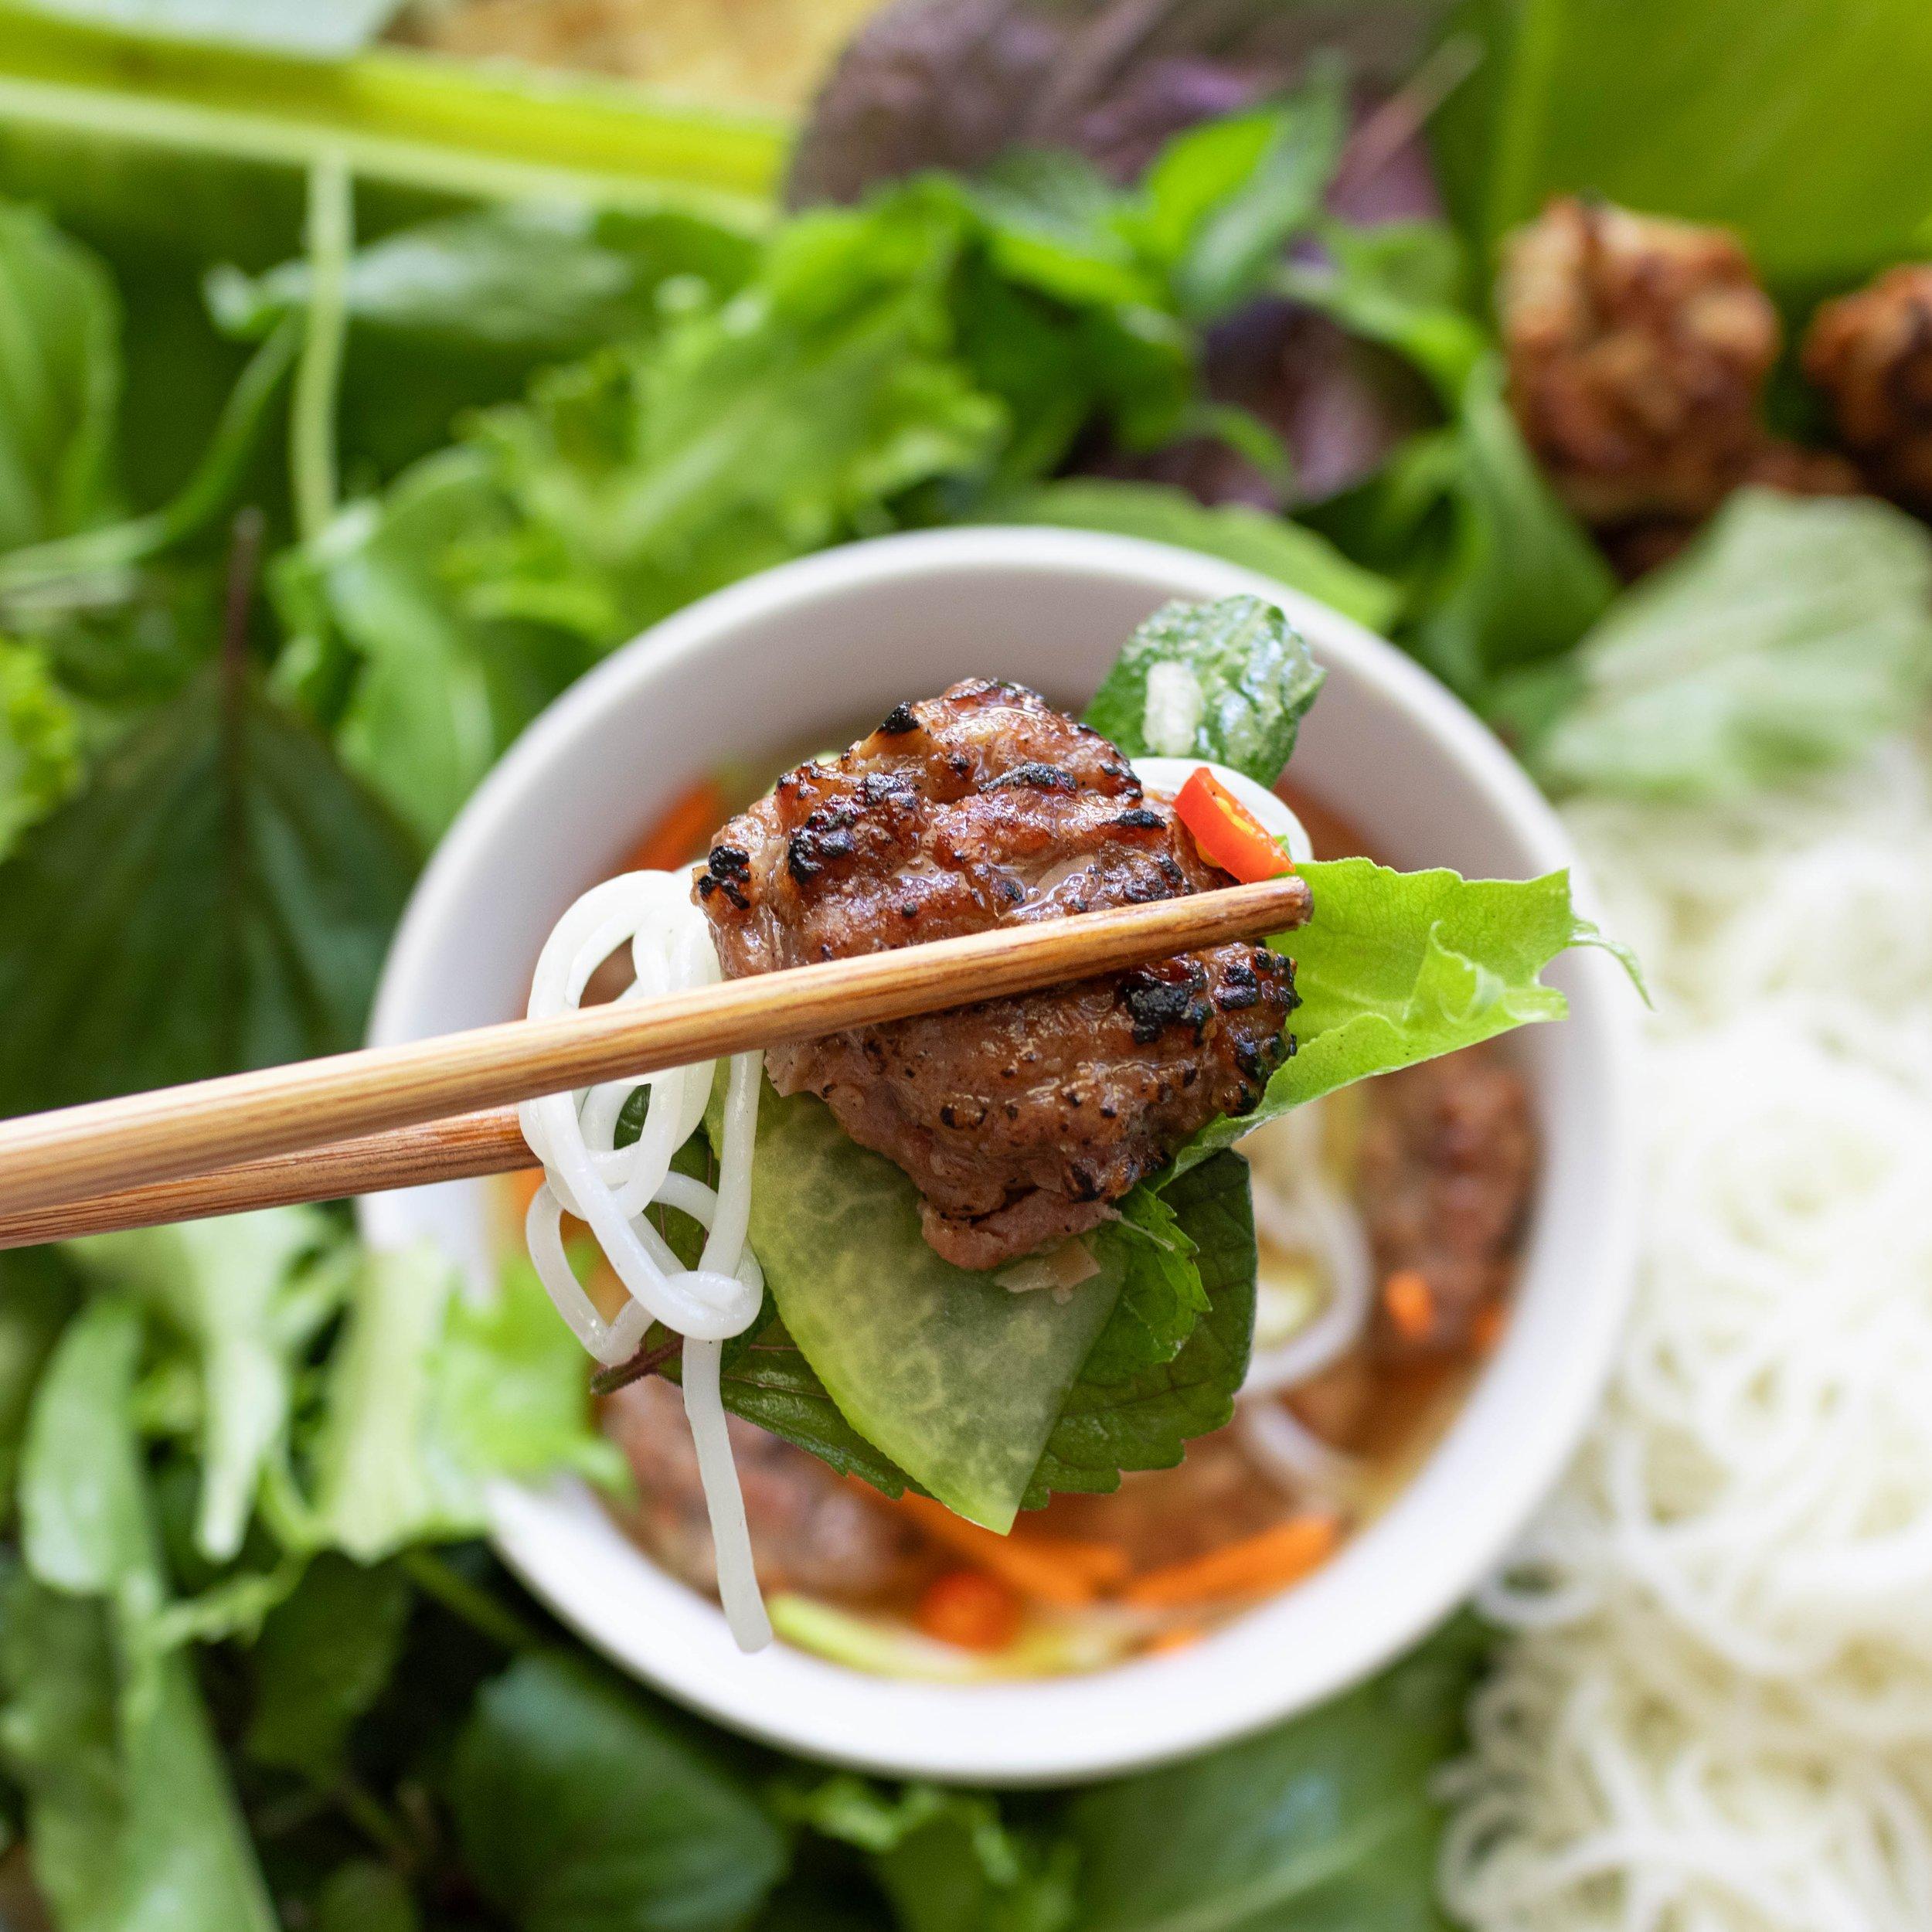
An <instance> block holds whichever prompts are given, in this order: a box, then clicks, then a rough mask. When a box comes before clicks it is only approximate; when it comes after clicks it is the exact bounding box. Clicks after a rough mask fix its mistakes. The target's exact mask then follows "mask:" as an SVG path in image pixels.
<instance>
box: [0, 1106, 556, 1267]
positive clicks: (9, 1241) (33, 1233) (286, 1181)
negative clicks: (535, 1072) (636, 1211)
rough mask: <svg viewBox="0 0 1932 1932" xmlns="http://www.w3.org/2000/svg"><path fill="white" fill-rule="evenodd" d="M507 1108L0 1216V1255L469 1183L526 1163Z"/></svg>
mask: <svg viewBox="0 0 1932 1932" xmlns="http://www.w3.org/2000/svg"><path fill="white" fill-rule="evenodd" d="M535 1165H536V1157H535V1156H534V1155H532V1153H531V1151H530V1149H529V1145H528V1143H527V1142H526V1141H525V1140H524V1138H523V1130H522V1128H520V1127H519V1125H518V1124H517V1118H516V1109H515V1107H492V1108H490V1109H489V1110H488V1111H487V1112H485V1113H481V1114H457V1115H456V1116H455V1117H454V1119H451V1120H447V1121H425V1122H424V1123H423V1124H422V1125H421V1126H420V1127H398V1128H391V1129H390V1130H389V1132H387V1133H386V1134H365V1135H363V1136H362V1138H361V1139H359V1140H354V1141H335V1142H333V1143H332V1144H331V1145H328V1146H327V1147H311V1148H303V1149H302V1150H301V1151H300V1152H299V1153H295V1154H271V1155H270V1156H269V1157H268V1158H267V1159H266V1160H262V1161H243V1162H239V1163H238V1164H237V1165H235V1166H233V1167H224V1168H217V1169H216V1171H215V1172H213V1173H211V1174H188V1175H182V1176H180V1177H179V1179H175V1180H172V1181H150V1182H148V1183H147V1184H146V1185H145V1186H141V1187H128V1188H121V1189H117V1190H116V1191H115V1192H114V1193H112V1194H96V1195H92V1196H89V1198H88V1199H86V1200H84V1201H59V1202H55V1203H54V1204H53V1206H51V1207H36V1208H26V1209H22V1211H21V1212H20V1213H18V1214H0V1250H5V1249H8V1248H32V1247H39V1246H40V1245H41V1244H42V1243H43V1242H47V1241H72V1240H78V1239H79V1238H80V1236H82V1235H83V1234H113V1233H118V1232H119V1231H120V1230H122V1229H124V1228H151V1227H158V1226H160V1225H161V1223H163V1222H165V1221H204V1220H206V1219H208V1218H209V1216H211V1215H216V1214H244V1213H248V1212H249V1211H250V1209H254V1208H270V1207H288V1206H293V1205H294V1203H295V1202H301V1201H338V1200H341V1199H344V1198H345V1196H349V1195H352V1194H382V1193H385V1192H387V1191H388V1190H389V1189H391V1188H399V1187H424V1186H427V1185H429V1184H430V1183H431V1182H436V1181H473V1180H476V1179H479V1178H481V1176H483V1175H488V1174H514V1173H515V1172H516V1171H517V1170H518V1169H519V1168H529V1167H534V1166H535Z"/></svg>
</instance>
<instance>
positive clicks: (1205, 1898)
mask: <svg viewBox="0 0 1932 1932" xmlns="http://www.w3.org/2000/svg"><path fill="white" fill-rule="evenodd" d="M1484 1643H1485V1639H1484V1638H1483V1636H1482V1634H1481V1631H1479V1630H1478V1628H1476V1627H1475V1625H1474V1624H1472V1623H1468V1622H1463V1623H1458V1624H1451V1625H1449V1626H1448V1627H1447V1628H1445V1629H1444V1630H1443V1631H1440V1633H1438V1634H1437V1636H1436V1637H1434V1638H1432V1639H1431V1640H1430V1641H1429V1643H1428V1644H1427V1645H1424V1646H1423V1648H1422V1649H1420V1651H1417V1652H1416V1653H1415V1655H1413V1656H1411V1657H1410V1658H1406V1659H1405V1660H1404V1661H1403V1662H1401V1663H1400V1664H1398V1665H1396V1666H1395V1667H1394V1668H1393V1669H1391V1670H1389V1671H1388V1672H1385V1673H1384V1674H1383V1675H1382V1676H1380V1677H1378V1678H1376V1679H1374V1680H1372V1682H1369V1683H1368V1684H1366V1685H1363V1686H1362V1688H1361V1689H1359V1690H1355V1691H1351V1692H1349V1693H1348V1695H1347V1696H1343V1697H1340V1698H1338V1699H1335V1701H1334V1702H1332V1703H1329V1704H1325V1705H1324V1706H1322V1707H1321V1709H1318V1710H1316V1711H1314V1712H1311V1713H1309V1714H1308V1716H1305V1717H1301V1718H1297V1719H1294V1720H1292V1721H1291V1722H1290V1723H1286V1724H1282V1725H1278V1726H1276V1727H1275V1728H1274V1730H1269V1731H1264V1733H1261V1735H1260V1736H1258V1737H1253V1738H1250V1739H1248V1740H1246V1741H1245V1742H1243V1743H1239V1744H1234V1745H1230V1746H1229V1747H1226V1749H1223V1750H1216V1751H1211V1752H1209V1753H1208V1754H1207V1755H1206V1756H1205V1757H1196V1758H1193V1759H1190V1760H1188V1761H1187V1762H1185V1763H1183V1764H1176V1765H1173V1766H1171V1767H1168V1768H1167V1769H1165V1770H1158V1771H1149V1772H1145V1773H1143V1774H1141V1775H1139V1776H1138V1777H1129V1778H1124V1779H1122V1780H1121V1781H1117V1782H1116V1783H1114V1784H1103V1785H1100V1786H1099V1787H1097V1788H1095V1789H1094V1790H1093V1791H1088V1792H1086V1793H1084V1794H1081V1795H1080V1796H1079V1797H1077V1798H1075V1800H1074V1801H1073V1807H1072V1810H1071V1812H1070V1818H1069V1824H1070V1830H1071V1832H1072V1835H1073V1842H1074V1843H1075V1844H1076V1845H1077V1846H1078V1848H1079V1851H1080V1914H1079V1923H1080V1927H1081V1928H1082V1932H1266V1928H1270V1927H1281V1926H1287V1925H1293V1926H1295V1927H1309V1928H1311V1932H1314V1929H1315V1928H1320V1932H1331V1929H1332V1932H1344V1928H1349V1932H1355V1929H1356V1928H1360V1929H1361V1932H1366V1929H1367V1928H1369V1927H1373V1928H1374V1929H1375V1932H1437V1928H1438V1927H1440V1925H1441V1923H1442V1920H1441V1917H1440V1912H1439V1910H1438V1909H1437V1905H1436V1902H1435V1863H1436V1851H1437V1839H1438V1837H1439V1835H1440V1834H1439V1818H1440V1814H1439V1811H1438V1809H1437V1805H1436V1804H1435V1803H1434V1800H1433V1798H1431V1796H1430V1784H1431V1781H1432V1780H1433V1779H1434V1776H1435V1774H1436V1772H1437V1770H1438V1768H1439V1767H1440V1766H1441V1765H1442V1764H1444V1762H1445V1761H1446V1760H1447V1759H1448V1758H1449V1757H1450V1756H1451V1754H1452V1753H1454V1751H1455V1750H1457V1749H1458V1747H1459V1743H1460V1740H1461V1712H1462V1704H1463V1700H1464V1697H1465V1696H1467V1694H1468V1690H1469V1689H1470V1687H1471V1683H1472V1682H1473V1680H1474V1678H1475V1672H1476V1669H1477V1667H1478V1662H1479V1660H1480V1658H1481V1654H1482V1650H1483V1647H1484Z"/></svg>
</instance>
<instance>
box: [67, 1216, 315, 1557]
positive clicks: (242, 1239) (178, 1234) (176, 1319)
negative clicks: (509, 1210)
mask: <svg viewBox="0 0 1932 1932" xmlns="http://www.w3.org/2000/svg"><path fill="white" fill-rule="evenodd" d="M335 1245H336V1242H335V1236H334V1230H333V1229H332V1226H331V1224H330V1223H329V1221H328V1218H327V1217H326V1216H325V1215H323V1214H322V1213H321V1211H320V1210H319V1209H313V1208H278V1209H270V1210H268V1211H267V1212H264V1213H259V1214H238V1215H231V1216H227V1217H226V1218H224V1219H218V1220H212V1221H190V1222H185V1223H182V1224H181V1225H180V1226H174V1227H158V1228H141V1229H138V1230H131V1231H130V1232H128V1233H122V1234H102V1235H97V1236H94V1238H93V1239H92V1240H87V1241H83V1242H78V1243H75V1244H74V1246H73V1248H72V1250H70V1252H71V1253H73V1256H74V1257H75V1258H76V1259H77V1260H78V1261H79V1262H80V1264H81V1266H82V1268H83V1270H84V1272H85V1273H86V1274H87V1276H88V1277H90V1279H91V1280H92V1281H94V1282H96V1283H97V1284H108V1285H112V1286H116V1287H121V1288H124V1289H126V1290H128V1291H131V1292H132V1293H133V1294H136V1295H138V1296H139V1297H140V1298H141V1299H142V1300H143V1301H145V1303H147V1304H148V1305H149V1306H150V1307H151V1308H152V1309H153V1310H154V1311H155V1313H157V1314H158V1315H160V1316H161V1317H162V1320H163V1321H165V1323H166V1324H167V1325H168V1326H169V1327H170V1328H172V1329H173V1330H174V1331H175V1332H176V1333H177V1334H178V1335H179V1336H180V1337H181V1338H182V1340H183V1341H184V1342H185V1343H186V1344H187V1345H188V1346H189V1349H190V1350H191V1352H192V1355H193V1358H194V1367H195V1374H196V1379H197V1382H198V1383H199V1395H200V1409H201V1419H200V1463H201V1495H200V1502H199V1511H198V1514H197V1517H196V1528H195V1539H196V1545H197V1546H198V1547H199V1549H200V1551H201V1553H202V1556H205V1557H206V1558H207V1559H208V1560H209V1562H211V1563H224V1562H226V1561H227V1560H229V1559H230V1558H231V1557H233V1556H234V1555H235V1554H236V1553H237V1552H238V1551H239V1550H240V1548H241V1543H242V1537H243V1533H244V1532H245V1531H246V1530H247V1527H248V1523H249V1519H250V1516H251V1515H253V1510H254V1506H255V1497H256V1492H257V1487H258V1486H259V1485H260V1482H261V1481H262V1478H263V1475H264V1471H265V1470H267V1468H269V1467H270V1465H271V1464H278V1463H279V1462H280V1461H281V1459H282V1458H283V1457H284V1455H285V1454H286V1453H287V1440H288V1424H289V1414H290V1410H291V1406H292V1404H293V1401H294V1378H295V1375H296V1372H297V1369H298V1366H299V1358H300V1352H301V1349H303V1347H304V1345H305V1344H306V1343H307V1342H308V1341H309V1340H310V1339H311V1336H312V1335H313V1333H314V1331H315V1327H316V1325H317V1324H318V1320H319V1319H321V1318H325V1316H326V1315H327V1313H328V1311H329V1309H330V1308H332V1305H333V1301H334V1298H333V1296H332V1295H330V1294H328V1291H327V1290H326V1288H325V1291H324V1298H323V1299H322V1301H321V1303H320V1304H319V1305H317V1304H314V1303H313V1301H311V1305H310V1306H309V1307H308V1308H304V1305H303V1303H304V1299H305V1298H304V1295H303V1292H302V1289H303V1283H302V1281H301V1277H302V1276H303V1275H304V1274H306V1273H308V1271H309V1270H308V1264H311V1263H312V1262H314V1261H315V1260H316V1259H317V1257H318V1255H319V1254H320V1253H321V1252H322V1251H323V1250H326V1249H328V1248H331V1247H335Z"/></svg>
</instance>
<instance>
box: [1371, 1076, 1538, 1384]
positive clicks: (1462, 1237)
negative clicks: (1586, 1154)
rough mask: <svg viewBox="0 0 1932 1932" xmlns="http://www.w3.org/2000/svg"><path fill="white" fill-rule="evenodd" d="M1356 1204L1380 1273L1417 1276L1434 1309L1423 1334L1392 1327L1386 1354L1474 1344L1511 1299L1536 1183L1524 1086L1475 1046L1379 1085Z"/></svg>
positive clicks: (1374, 1089) (1379, 1338)
mask: <svg viewBox="0 0 1932 1932" xmlns="http://www.w3.org/2000/svg"><path fill="white" fill-rule="evenodd" d="M1365 1097H1366V1102H1367V1104H1366V1107H1365V1108H1364V1119H1363V1122H1362V1151H1361V1162H1362V1168H1361V1178H1360V1181H1359V1185H1358V1187H1357V1191H1356V1192H1357V1198H1358V1199H1359V1200H1360V1202H1361V1203H1362V1213H1363V1215H1364V1216H1365V1217H1366V1219H1367V1222H1368V1226H1369V1247H1370V1250H1371V1251H1372V1253H1373V1254H1374V1257H1375V1264H1376V1274H1377V1276H1378V1277H1379V1278H1380V1279H1382V1280H1384V1281H1386V1279H1387V1278H1388V1277H1389V1276H1390V1275H1391V1274H1394V1273H1395V1272H1396V1270H1398V1269H1401V1268H1413V1269H1414V1270H1416V1271H1417V1273H1418V1274H1420V1275H1421V1276H1422V1277H1423V1279H1424V1280H1425V1281H1427V1283H1428V1284H1429V1303H1430V1309H1431V1311H1432V1313H1431V1315H1430V1322H1429V1325H1428V1328H1427V1332H1425V1333H1423V1334H1421V1335H1400V1334H1398V1333H1397V1332H1396V1330H1395V1329H1394V1328H1393V1326H1392V1325H1389V1324H1388V1323H1387V1322H1386V1321H1383V1323H1382V1324H1381V1325H1379V1328H1378V1332H1377V1334H1376V1345H1377V1347H1378V1349H1380V1350H1381V1351H1382V1352H1383V1353H1384V1354H1385V1355H1401V1354H1404V1353H1407V1352H1414V1351H1418V1350H1419V1351H1420V1352H1424V1353H1430V1352H1435V1351H1437V1350H1440V1349H1452V1350H1453V1349H1463V1348H1466V1347H1467V1346H1468V1342H1469V1338H1470V1335H1471V1331H1472V1329H1473V1328H1474V1326H1475V1321H1476V1320H1477V1318H1478V1316H1479V1315H1481V1313H1482V1311H1483V1310H1484V1309H1485V1308H1488V1307H1490V1306H1492V1304H1495V1303H1496V1302H1498V1301H1501V1299H1502V1297H1503V1296H1504V1295H1505V1294H1507V1293H1508V1291H1509V1283H1510V1280H1511V1278H1512V1276H1513V1274H1515V1264H1516V1253H1517V1249H1518V1247H1519V1243H1520V1242H1521V1240H1522V1219H1523V1213H1524V1210H1525V1208H1526V1206H1527V1204H1528V1202H1529V1189H1530V1185H1531V1183H1532V1181H1533V1180H1534V1179H1535V1175H1536V1130H1535V1128H1533V1126H1532V1124H1531V1121H1530V1117H1529V1094H1528V1091H1527V1090H1526V1088H1525V1087H1524V1085H1523V1083H1522V1080H1521V1078H1520V1077H1519V1076H1518V1075H1517V1074H1516V1073H1515V1072H1514V1071H1512V1070H1511V1068H1510V1067H1509V1066H1507V1065H1506V1064H1505V1063H1504V1061H1503V1060H1502V1057H1501V1056H1500V1055H1498V1054H1497V1053H1495V1052H1493V1051H1492V1050H1491V1049H1487V1048H1483V1047H1468V1048H1465V1049H1464V1050H1463V1051H1462V1052H1461V1053H1456V1054H1453V1055H1451V1056H1449V1057H1448V1058H1447V1059H1444V1060H1426V1061H1424V1062H1423V1063H1422V1064H1421V1065H1420V1066H1410V1067H1405V1068H1403V1070H1401V1071H1400V1072H1399V1073H1389V1074H1386V1075H1385V1076H1384V1077H1383V1078H1382V1079H1380V1080H1376V1081H1375V1082H1373V1083H1372V1084H1371V1085H1370V1086H1369V1088H1368V1090H1367V1091H1366V1096H1365Z"/></svg>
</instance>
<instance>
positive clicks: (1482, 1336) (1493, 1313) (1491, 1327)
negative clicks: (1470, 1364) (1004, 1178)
mask: <svg viewBox="0 0 1932 1932" xmlns="http://www.w3.org/2000/svg"><path fill="white" fill-rule="evenodd" d="M1508 1327H1509V1310H1508V1309H1507V1308H1504V1307H1503V1305H1502V1303H1501V1302H1498V1301H1492V1302H1491V1303H1490V1304H1489V1305H1488V1307H1487V1308H1479V1309H1478V1311H1476V1318H1475V1321H1474V1322H1472V1323H1471V1325H1470V1329H1469V1338H1470V1339H1471V1341H1472V1342H1475V1345H1476V1352H1477V1354H1478V1355H1494V1354H1495V1352H1496V1345H1497V1344H1498V1342H1501V1341H1502V1338H1503V1332H1504V1331H1505V1329H1506V1328H1508Z"/></svg>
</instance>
